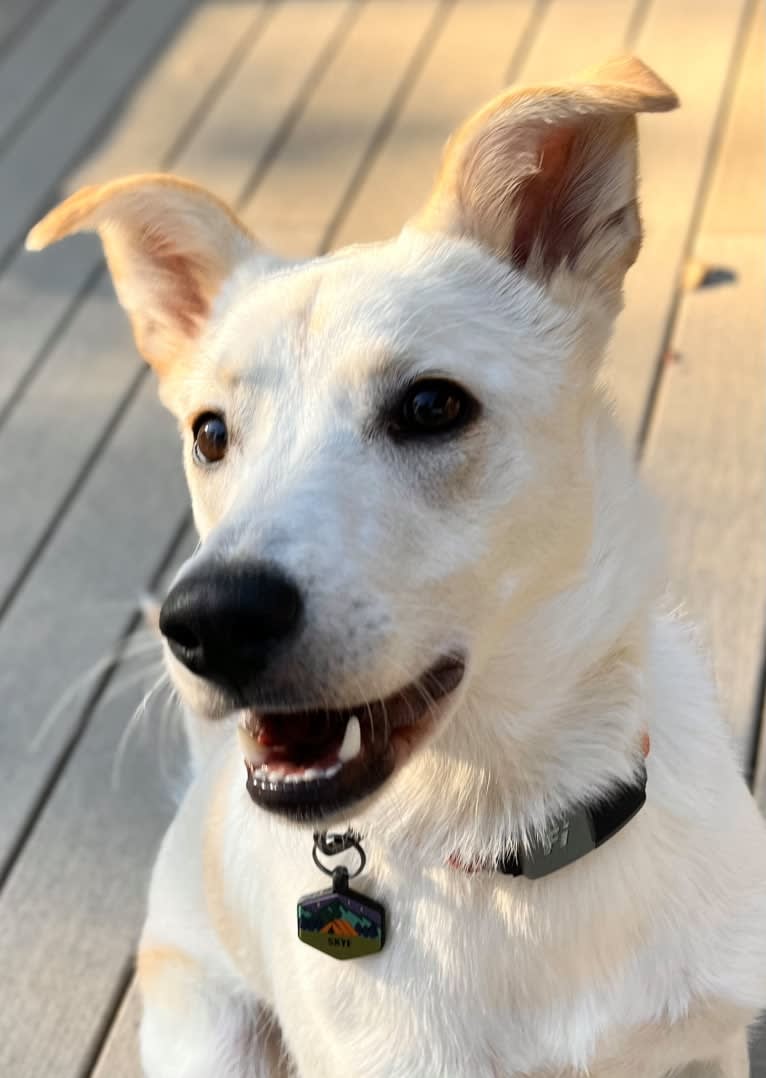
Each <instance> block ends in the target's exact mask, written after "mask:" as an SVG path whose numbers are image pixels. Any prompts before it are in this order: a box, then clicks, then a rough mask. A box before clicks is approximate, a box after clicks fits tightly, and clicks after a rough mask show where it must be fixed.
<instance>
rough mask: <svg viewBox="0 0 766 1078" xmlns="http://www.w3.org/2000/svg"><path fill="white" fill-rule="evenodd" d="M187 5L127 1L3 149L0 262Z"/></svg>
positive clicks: (174, 0)
mask: <svg viewBox="0 0 766 1078" xmlns="http://www.w3.org/2000/svg"><path fill="white" fill-rule="evenodd" d="M188 7H189V0H163V2H162V3H161V4H158V3H156V2H155V0H128V3H127V4H126V5H125V7H123V8H121V9H120V11H119V12H118V14H117V16H116V17H115V18H114V19H113V20H112V21H111V22H110V23H109V25H108V26H107V27H106V29H105V30H104V32H103V34H101V35H100V36H99V37H98V39H97V40H96V41H95V42H94V43H93V45H92V47H91V48H90V49H89V50H88V52H87V53H86V54H85V56H84V57H83V58H82V60H81V62H80V63H79V64H76V65H75V66H74V67H72V69H71V70H70V72H69V73H68V74H67V76H66V78H64V79H63V80H62V82H61V83H60V85H59V86H57V87H56V92H55V93H53V94H52V95H51V96H50V97H49V98H48V100H47V101H46V103H45V106H44V107H43V108H41V109H40V110H39V111H37V112H36V113H35V114H34V116H33V117H32V118H31V120H30V121H29V124H28V125H27V126H26V127H25V128H24V130H23V132H22V133H21V134H20V135H19V136H18V138H16V139H14V140H13V141H12V142H11V144H10V145H9V146H8V147H7V148H6V151H5V153H4V154H3V155H2V157H1V158H0V205H2V207H3V213H2V214H0V264H1V263H2V262H3V261H4V260H5V259H7V257H8V256H9V254H10V253H11V251H12V250H13V249H14V248H15V247H16V246H17V245H18V243H19V241H20V240H21V239H22V238H23V235H24V232H25V231H26V229H27V227H29V225H31V224H32V223H33V218H35V217H36V216H37V215H38V214H39V213H40V211H41V210H42V209H43V207H44V205H45V203H46V202H51V201H52V200H53V197H54V194H55V190H56V184H57V182H58V180H59V179H60V177H61V176H62V174H63V173H64V172H65V171H66V170H67V169H68V168H71V166H72V164H73V162H74V161H75V160H76V158H77V156H78V153H82V152H84V150H85V149H86V147H87V143H88V141H89V140H90V139H93V138H94V137H96V136H97V133H98V131H99V128H100V127H101V126H102V125H103V124H105V123H108V122H109V121H110V118H111V115H112V112H113V110H114V109H115V108H117V107H118V106H119V103H120V100H121V98H122V96H123V95H124V94H125V92H126V90H127V89H128V87H129V86H130V85H131V83H133V81H134V80H135V79H136V78H137V77H138V76H139V75H140V74H141V72H142V69H143V68H144V66H145V65H146V64H147V63H148V62H149V61H150V59H151V57H152V55H153V54H154V53H155V51H156V50H157V48H158V47H159V46H160V45H161V43H162V41H163V39H164V38H165V37H166V35H168V34H169V33H170V32H171V31H172V30H173V28H174V27H175V26H176V25H177V24H178V20H179V19H180V18H181V16H182V15H183V14H184V12H185V11H186V9H188Z"/></svg>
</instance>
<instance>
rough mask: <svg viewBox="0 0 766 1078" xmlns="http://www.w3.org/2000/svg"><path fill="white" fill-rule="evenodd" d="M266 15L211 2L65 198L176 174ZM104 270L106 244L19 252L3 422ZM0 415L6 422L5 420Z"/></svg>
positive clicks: (1, 308) (68, 184) (5, 358)
mask: <svg viewBox="0 0 766 1078" xmlns="http://www.w3.org/2000/svg"><path fill="white" fill-rule="evenodd" d="M267 14H268V12H267V9H266V7H265V6H264V5H263V4H259V3H251V4H242V3H240V2H239V0H229V2H225V0H224V2H221V3H219V4H216V5H215V6H211V5H205V6H202V7H201V8H199V9H198V10H196V11H194V12H193V13H192V15H191V16H190V18H189V19H188V21H186V22H185V23H184V25H183V26H182V27H180V29H179V32H178V34H177V35H176V36H175V37H174V39H173V41H172V42H171V43H170V45H169V47H168V49H167V50H166V51H165V52H164V53H163V54H162V55H161V56H160V57H158V59H157V61H156V63H155V64H154V65H153V66H152V69H151V71H149V72H147V74H146V76H145V78H144V79H142V80H141V82H140V83H139V84H138V86H136V87H135V88H133V89H132V91H131V93H130V95H129V97H127V98H125V99H123V101H122V103H121V115H120V120H119V122H118V123H116V124H114V125H113V126H112V127H111V128H110V130H109V131H108V132H105V133H104V136H103V138H102V139H101V140H99V142H98V144H97V145H96V146H94V147H92V148H91V149H90V150H89V151H88V152H87V153H86V154H85V155H83V156H82V157H81V158H80V160H78V162H77V165H76V167H75V169H74V170H73V172H72V173H71V174H70V175H68V176H67V177H65V178H64V180H63V181H62V183H61V185H60V186H61V194H62V195H66V194H71V193H72V192H73V191H75V190H77V189H78V188H79V187H83V186H85V185H87V184H91V183H100V182H103V181H105V180H107V179H111V178H113V177H115V176H119V175H121V174H124V173H128V172H146V171H152V170H155V169H167V168H172V167H173V165H174V163H175V161H176V159H177V158H178V155H179V153H180V152H181V150H182V149H183V147H184V146H185V145H186V143H187V141H188V139H189V137H190V135H191V134H193V131H194V129H195V128H196V127H197V126H199V123H200V121H201V119H202V116H203V115H204V111H205V107H206V105H209V103H210V95H211V94H214V93H215V91H216V87H217V83H218V80H219V79H221V78H222V77H228V76H230V74H231V72H232V71H233V70H235V64H236V59H237V56H238V52H239V49H240V47H241V45H242V44H243V43H244V45H245V47H246V48H249V47H251V46H252V44H253V42H254V39H255V36H256V35H257V32H258V30H259V29H260V27H261V26H262V24H263V21H264V18H265V17H266V15H267ZM102 265H103V260H102V257H101V248H100V245H99V244H97V243H95V242H94V241H92V240H90V239H85V238H76V239H73V240H71V241H68V242H67V243H66V244H61V245H59V246H57V247H52V248H50V249H49V250H48V251H46V254H45V257H44V258H39V257H37V256H35V255H31V254H29V253H27V252H26V251H23V250H20V251H18V252H17V253H16V254H15V255H14V257H13V259H12V261H11V262H10V263H9V265H8V266H7V268H6V269H5V271H4V272H3V273H2V274H0V323H2V325H3V327H4V332H3V335H2V337H0V417H2V415H3V414H7V411H8V409H9V408H11V407H12V406H13V403H14V401H15V400H16V399H17V398H18V396H19V395H20V391H21V387H24V388H26V386H27V385H28V384H29V382H30V380H31V379H32V378H33V377H34V376H35V375H38V376H42V377H44V371H43V370H42V369H41V368H44V365H45V360H46V357H47V354H48V352H49V350H50V348H49V342H50V341H51V340H52V339H53V338H54V337H55V336H56V335H57V334H58V333H60V332H61V330H62V328H63V326H64V325H65V324H66V321H67V320H68V319H71V317H72V314H73V312H74V310H75V309H76V307H77V306H78V304H79V302H80V300H81V298H82V291H83V289H84V288H85V289H87V287H88V282H89V281H90V282H93V280H94V274H97V273H98V271H99V269H100V267H101V266H102ZM1 421H2V420H1V418H0V422H1Z"/></svg>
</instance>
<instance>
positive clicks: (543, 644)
mask: <svg viewBox="0 0 766 1078" xmlns="http://www.w3.org/2000/svg"><path fill="white" fill-rule="evenodd" d="M597 424H598V429H597V431H596V437H597V438H598V440H599V442H600V443H601V444H600V445H599V447H598V453H597V454H596V458H597V460H598V461H599V471H598V473H597V474H596V475H595V476H594V478H593V495H594V509H593V524H594V530H593V534H592V539H591V542H590V550H589V554H588V556H587V558H586V561H585V564H584V565H583V566H582V571H581V572H580V573H579V574H577V575H576V576H575V577H573V578H572V580H571V582H570V583H569V584H568V586H566V587H564V588H562V589H561V590H558V591H557V590H555V589H554V591H553V592H552V594H549V595H548V596H547V597H545V598H543V599H542V600H541V601H537V602H535V603H533V604H531V605H529V606H528V607H527V608H526V610H525V613H524V616H522V617H520V618H512V619H511V620H510V621H509V623H508V624H507V625H506V626H504V631H503V633H502V635H501V637H500V638H499V642H498V643H497V645H496V646H495V648H494V650H493V652H492V654H490V656H489V657H488V658H487V660H486V662H485V663H484V664H483V666H482V669H481V671H480V673H479V674H477V675H476V676H475V677H474V678H473V679H472V682H471V685H470V687H469V689H468V692H467V694H466V697H465V699H464V701H463V703H462V704H461V707H460V713H459V714H457V715H456V716H454V718H453V720H452V721H451V722H450V723H449V725H448V727H447V729H445V731H444V732H443V733H442V735H441V736H440V737H438V738H437V739H436V740H435V742H434V744H433V745H432V746H431V747H429V748H428V749H427V750H426V751H424V752H423V753H421V755H420V758H417V759H415V760H413V761H412V763H411V765H410V766H409V767H407V768H405V769H404V770H403V771H402V772H401V773H400V775H399V776H397V777H396V778H395V780H394V781H393V782H392V783H391V790H390V794H389V796H387V797H384V798H381V808H380V810H378V811H375V810H374V809H373V811H371V813H370V816H371V817H372V819H371V820H370V823H372V824H373V825H376V831H380V830H381V829H382V830H383V831H384V833H385V834H386V835H387V836H389V841H390V842H391V843H392V844H394V845H396V846H397V847H399V846H400V843H401V844H402V846H406V845H407V835H408V834H413V833H416V834H418V836H419V840H418V857H419V858H420V859H425V860H426V861H431V862H440V861H442V860H443V859H444V856H445V853H446V852H448V851H449V850H454V849H459V850H460V851H461V854H462V855H464V856H466V857H467V858H473V857H476V858H480V859H485V860H487V859H490V858H492V859H494V858H496V857H498V856H501V855H502V854H503V853H504V852H507V850H508V848H509V845H510V846H511V847H513V846H514V845H515V844H517V843H521V844H523V843H524V842H525V841H526V840H528V839H529V838H531V837H532V836H534V835H536V834H537V835H539V834H541V833H544V831H545V829H546V827H547V826H548V825H549V824H550V821H551V819H553V818H554V817H556V816H557V815H558V814H560V813H565V812H567V811H569V810H570V809H571V808H572V806H573V805H576V804H578V803H582V801H583V800H585V799H591V798H593V797H596V796H599V795H600V794H605V793H608V792H609V791H610V790H612V789H613V788H614V787H615V786H616V785H617V784H619V783H621V782H630V781H632V780H633V779H634V778H635V776H636V775H637V774H638V773H639V772H640V769H641V767H642V760H643V756H642V740H643V737H644V734H645V733H646V731H647V726H648V716H647V714H646V705H645V699H646V696H645V688H646V684H647V681H648V679H649V676H650V674H649V671H648V670H647V651H648V645H647V641H648V635H649V633H650V631H651V623H652V618H653V616H654V611H655V602H656V595H657V591H658V587H657V580H658V573H657V564H658V557H657V555H658V553H659V551H658V549H657V546H656V542H655V536H656V534H657V529H656V528H653V526H652V520H653V511H652V506H651V502H650V501H649V500H648V499H647V497H646V495H645V493H644V492H643V490H642V489H641V487H640V485H639V483H638V481H637V479H636V477H635V474H634V467H633V464H632V462H631V461H630V459H629V457H628V455H627V453H626V451H625V450H624V449H623V448H622V445H621V443H620V442H619V438H618V436H617V435H616V432H615V431H614V428H613V426H612V424H611V422H610V421H609V420H608V419H606V418H605V417H604V415H603V413H602V414H600V415H599V416H598V417H597ZM365 815H367V814H365ZM375 817H378V819H377V821H376V820H375ZM363 829H366V827H364V828H363ZM423 836H424V837H425V848H424V842H423ZM398 852H399V851H398Z"/></svg>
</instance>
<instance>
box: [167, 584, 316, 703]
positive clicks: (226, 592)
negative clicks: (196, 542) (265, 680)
mask: <svg viewBox="0 0 766 1078" xmlns="http://www.w3.org/2000/svg"><path fill="white" fill-rule="evenodd" d="M302 609H303V601H302V599H301V593H300V592H299V590H298V588H297V587H296V586H295V584H294V583H293V582H292V581H291V580H289V579H288V578H287V577H286V576H284V575H283V574H282V573H281V572H278V571H277V570H275V569H274V568H273V567H271V566H263V565H253V566H250V567H247V568H243V567H242V566H237V567H236V568H232V567H231V566H228V567H227V566H226V565H224V564H222V565H218V566H213V567H210V566H207V567H204V568H201V569H200V570H199V571H198V572H197V573H191V574H189V575H188V576H186V577H184V578H183V579H182V580H180V581H179V582H178V584H176V585H175V587H173V588H172V589H171V590H170V592H169V594H168V596H167V598H166V599H165V602H164V603H163V604H162V609H161V610H160V630H161V631H162V633H163V634H164V636H165V637H166V639H167V641H168V645H169V647H170V650H171V651H172V652H173V654H174V655H175V657H176V658H177V659H179V660H180V661H181V662H182V663H183V664H184V666H187V667H188V668H189V670H191V671H192V673H194V674H198V675H199V676H200V677H204V678H208V679H210V680H211V681H215V682H216V683H218V684H220V685H222V686H224V687H225V688H228V689H231V690H234V692H241V691H242V690H243V688H244V687H245V686H247V685H248V683H252V680H253V678H254V677H255V676H256V675H257V674H258V673H259V672H260V671H261V670H263V668H264V667H265V665H266V663H267V662H268V660H269V657H270V656H271V654H272V653H273V651H274V650H275V647H276V645H278V644H280V643H283V642H285V641H286V640H287V639H288V638H289V637H291V636H292V635H293V634H294V633H295V632H296V629H297V627H298V623H299V621H300V616H301V611H302Z"/></svg>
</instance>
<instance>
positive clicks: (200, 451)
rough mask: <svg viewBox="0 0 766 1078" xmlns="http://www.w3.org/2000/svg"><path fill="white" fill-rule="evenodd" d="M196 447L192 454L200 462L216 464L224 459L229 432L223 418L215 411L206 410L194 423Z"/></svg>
mask: <svg viewBox="0 0 766 1078" xmlns="http://www.w3.org/2000/svg"><path fill="white" fill-rule="evenodd" d="M192 431H193V432H194V449H193V450H192V455H193V456H194V459H195V460H196V461H197V463H198V464H215V463H216V462H217V461H219V460H223V458H224V456H225V455H226V446H227V443H228V440H229V433H228V431H227V430H226V424H225V423H224V421H223V418H222V417H221V416H219V415H216V414H215V412H205V414H204V415H201V416H200V417H199V418H198V419H197V420H196V421H195V423H194V426H193V427H192Z"/></svg>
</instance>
